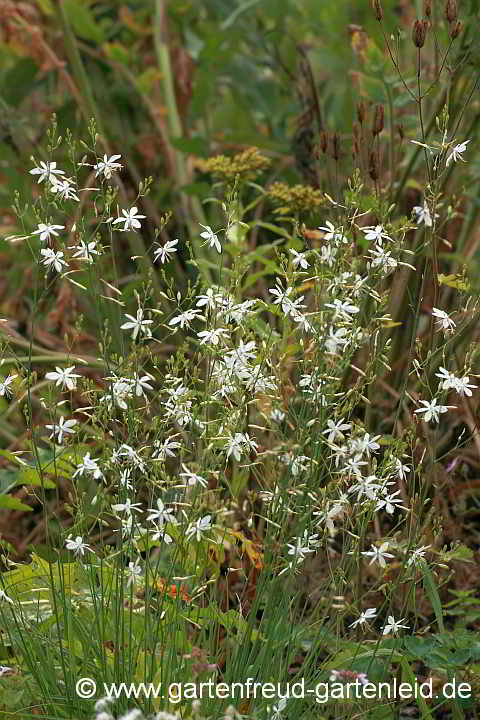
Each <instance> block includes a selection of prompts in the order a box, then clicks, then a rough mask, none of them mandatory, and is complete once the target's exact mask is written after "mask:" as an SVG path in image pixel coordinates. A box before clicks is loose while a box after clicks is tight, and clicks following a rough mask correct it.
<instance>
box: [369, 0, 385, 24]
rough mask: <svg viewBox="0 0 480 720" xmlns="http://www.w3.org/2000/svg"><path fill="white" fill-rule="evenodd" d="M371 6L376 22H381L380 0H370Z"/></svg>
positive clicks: (381, 9)
mask: <svg viewBox="0 0 480 720" xmlns="http://www.w3.org/2000/svg"><path fill="white" fill-rule="evenodd" d="M372 7H373V12H374V13H375V17H376V18H377V20H378V22H381V21H382V20H383V8H382V4H381V2H380V0H372Z"/></svg>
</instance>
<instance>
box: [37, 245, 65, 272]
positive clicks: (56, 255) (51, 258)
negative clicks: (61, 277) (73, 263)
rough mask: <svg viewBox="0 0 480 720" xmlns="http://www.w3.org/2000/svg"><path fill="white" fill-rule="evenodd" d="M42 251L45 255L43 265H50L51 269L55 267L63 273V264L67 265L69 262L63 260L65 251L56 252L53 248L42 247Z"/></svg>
mask: <svg viewBox="0 0 480 720" xmlns="http://www.w3.org/2000/svg"><path fill="white" fill-rule="evenodd" d="M40 253H41V254H42V255H43V260H42V265H45V266H46V267H48V269H49V270H52V269H55V270H56V271H57V272H58V273H61V272H62V269H63V266H65V267H67V263H66V262H65V260H63V252H55V251H54V250H52V248H42V249H41V250H40Z"/></svg>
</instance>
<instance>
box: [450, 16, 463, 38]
mask: <svg viewBox="0 0 480 720" xmlns="http://www.w3.org/2000/svg"><path fill="white" fill-rule="evenodd" d="M462 30H463V23H462V22H461V21H460V20H457V22H456V23H452V25H451V26H450V37H451V38H452V40H455V39H456V38H457V37H458V36H459V35H460V33H461V32H462Z"/></svg>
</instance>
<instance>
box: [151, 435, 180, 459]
mask: <svg viewBox="0 0 480 720" xmlns="http://www.w3.org/2000/svg"><path fill="white" fill-rule="evenodd" d="M180 447H182V444H181V443H179V442H177V441H176V440H173V438H167V439H166V440H164V441H163V443H161V442H159V441H158V440H157V441H155V443H154V451H153V453H152V458H154V459H155V460H161V461H162V462H165V460H166V458H167V457H175V453H174V452H173V450H178V448H180Z"/></svg>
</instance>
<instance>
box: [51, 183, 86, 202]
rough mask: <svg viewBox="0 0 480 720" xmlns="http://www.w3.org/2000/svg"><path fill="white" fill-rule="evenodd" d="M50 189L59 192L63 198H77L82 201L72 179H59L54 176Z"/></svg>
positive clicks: (59, 195)
mask: <svg viewBox="0 0 480 720" xmlns="http://www.w3.org/2000/svg"><path fill="white" fill-rule="evenodd" d="M50 190H51V191H52V193H55V194H58V197H59V198H61V199H62V200H76V201H77V202H80V198H79V197H78V195H77V193H76V192H75V186H74V185H73V184H72V181H71V180H57V179H56V178H52V184H51V185H50Z"/></svg>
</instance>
